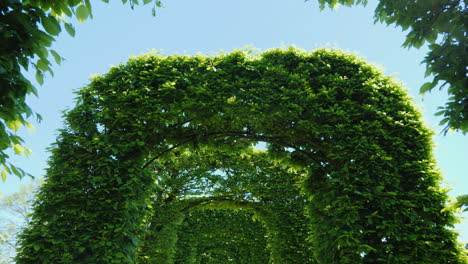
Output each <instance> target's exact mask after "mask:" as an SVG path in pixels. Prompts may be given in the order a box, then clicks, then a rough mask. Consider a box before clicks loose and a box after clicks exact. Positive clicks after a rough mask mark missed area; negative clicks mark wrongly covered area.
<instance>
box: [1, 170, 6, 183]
mask: <svg viewBox="0 0 468 264" xmlns="http://www.w3.org/2000/svg"><path fill="white" fill-rule="evenodd" d="M6 178H7V173H6V171H5V170H2V182H5V181H6Z"/></svg>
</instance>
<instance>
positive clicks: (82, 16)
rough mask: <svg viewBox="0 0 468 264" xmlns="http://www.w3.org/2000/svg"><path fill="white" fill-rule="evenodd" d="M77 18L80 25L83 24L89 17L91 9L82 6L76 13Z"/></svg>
mask: <svg viewBox="0 0 468 264" xmlns="http://www.w3.org/2000/svg"><path fill="white" fill-rule="evenodd" d="M75 14H76V18H77V19H78V21H79V22H80V23H83V22H84V21H85V20H86V19H87V18H88V17H89V9H88V8H87V7H86V6H85V5H80V6H78V7H77V8H76V11H75Z"/></svg>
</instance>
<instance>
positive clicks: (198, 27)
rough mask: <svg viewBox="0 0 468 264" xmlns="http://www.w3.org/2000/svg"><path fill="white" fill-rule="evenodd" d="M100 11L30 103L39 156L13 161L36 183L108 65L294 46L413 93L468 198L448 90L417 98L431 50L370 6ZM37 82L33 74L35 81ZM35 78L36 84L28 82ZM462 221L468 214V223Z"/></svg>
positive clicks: (213, 3) (14, 183)
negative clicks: (336, 53) (370, 67)
mask: <svg viewBox="0 0 468 264" xmlns="http://www.w3.org/2000/svg"><path fill="white" fill-rule="evenodd" d="M111 2H112V3H111V4H104V3H102V2H101V1H93V3H94V19H93V20H89V21H86V22H85V23H83V24H79V23H78V22H76V21H74V23H75V25H76V31H77V34H76V36H75V37H74V38H71V37H69V36H68V35H67V33H66V32H63V33H62V34H61V36H60V37H59V38H58V39H57V42H56V43H55V45H54V47H53V48H54V49H55V50H56V51H58V52H59V53H60V54H61V55H62V56H63V57H64V58H65V59H66V61H65V62H63V64H62V65H60V66H54V71H55V77H50V76H49V77H47V78H46V79H45V84H44V86H42V87H39V98H29V100H28V102H29V104H30V105H31V106H32V108H33V110H35V111H36V112H38V113H40V114H41V115H42V116H43V117H44V120H43V121H42V122H41V123H40V124H37V123H35V122H32V123H34V125H35V126H36V131H35V132H29V131H27V130H26V129H23V130H22V131H21V134H22V135H23V138H24V139H25V141H26V143H25V144H26V145H27V146H29V147H30V148H32V150H33V154H32V155H31V156H30V157H29V158H20V157H15V158H14V159H12V161H13V162H14V163H15V164H16V165H18V166H20V167H21V168H23V169H25V170H26V171H28V172H29V173H31V174H33V175H35V176H36V177H41V176H43V175H44V169H45V168H46V167H47V159H48V156H49V153H48V152H47V150H46V149H47V148H48V147H49V146H50V144H51V143H52V142H54V141H55V137H56V135H57V132H56V131H57V129H59V128H61V127H62V119H61V111H63V110H66V109H70V108H72V107H73V105H74V101H73V99H74V97H75V95H74V94H73V90H76V89H79V88H80V87H82V86H84V85H86V84H87V83H88V80H89V77H90V75H92V74H96V73H106V72H107V71H108V70H109V67H110V66H111V65H117V64H119V63H122V62H125V61H126V60H127V59H128V56H129V55H139V54H142V53H147V52H149V51H150V50H151V49H157V50H160V51H162V52H163V53H166V54H174V53H178V54H195V53H197V52H202V53H206V54H215V53H216V52H218V51H221V50H225V51H232V50H233V49H238V48H242V47H244V46H246V45H252V46H254V47H256V48H260V49H262V50H266V49H269V48H276V47H281V46H289V45H295V46H297V47H300V48H303V49H314V48H319V47H324V46H327V47H331V48H340V49H343V50H346V51H349V52H352V53H356V54H358V55H359V56H362V57H365V58H366V59H367V60H368V61H369V62H370V63H372V64H375V65H380V66H381V67H382V68H383V69H385V73H386V74H387V75H392V76H395V77H396V78H397V79H399V80H400V81H401V82H403V83H404V84H405V86H406V87H407V88H408V89H409V93H410V95H412V96H413V97H414V98H415V101H416V102H417V104H418V105H420V108H421V111H422V112H423V115H424V117H425V120H426V122H427V124H428V125H429V126H430V127H431V128H432V129H434V130H435V131H436V136H435V137H434V142H435V144H436V148H435V155H436V158H437V160H438V166H439V167H440V169H441V170H442V171H443V175H444V179H445V183H444V184H445V185H447V186H448V187H449V188H452V191H451V192H450V194H451V195H453V196H455V195H459V194H466V193H468V177H467V171H468V135H467V136H463V135H461V134H459V133H451V134H448V135H446V136H442V135H440V134H439V132H440V130H441V129H442V128H441V127H439V126H437V124H438V121H439V120H438V119H437V118H435V117H434V116H433V114H434V112H436V108H437V106H440V105H443V103H444V102H445V100H446V98H447V95H446V91H441V92H439V91H434V92H432V93H430V94H427V95H426V96H425V97H424V98H423V100H422V99H421V98H420V97H419V95H418V89H419V87H420V86H421V85H422V84H423V83H424V82H426V81H428V80H425V79H424V71H425V67H424V65H421V64H420V62H421V61H422V60H423V58H424V56H425V54H426V52H427V49H426V48H421V49H420V50H416V49H409V50H408V49H403V48H401V44H402V43H403V41H404V36H405V33H402V32H401V30H400V29H399V28H394V27H393V26H390V27H386V26H384V25H382V24H376V25H374V24H373V10H374V7H375V6H374V5H373V3H375V2H377V1H370V2H372V3H371V4H369V5H368V6H367V7H353V8H347V7H340V8H339V9H337V10H334V11H331V10H324V11H322V12H320V10H319V7H318V4H317V3H316V2H317V1H316V0H310V1H309V2H304V0H288V1H285V0H255V1H253V0H237V1H232V0H231V1H220V0H198V1H193V0H178V1H177V0H172V1H169V0H167V1H163V2H164V4H165V5H166V7H165V8H162V9H158V10H157V16H156V17H152V16H151V7H150V6H137V7H135V10H133V11H132V10H131V9H130V7H129V5H128V4H127V5H125V6H124V5H122V4H121V1H111ZM31 76H32V75H31ZM31 79H32V78H31ZM20 183H21V184H26V183H28V180H23V181H21V182H20V181H19V180H18V179H16V178H15V177H14V176H9V177H8V179H7V181H6V183H0V192H2V193H3V194H8V193H12V192H16V191H18V190H19V185H20ZM464 216H465V217H467V216H468V213H465V214H464ZM456 228H457V230H459V231H460V233H461V234H462V238H461V241H468V224H467V223H464V224H460V225H457V227H456Z"/></svg>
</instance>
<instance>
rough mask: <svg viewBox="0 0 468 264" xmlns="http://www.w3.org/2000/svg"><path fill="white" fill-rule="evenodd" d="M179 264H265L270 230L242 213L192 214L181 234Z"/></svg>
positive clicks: (213, 211) (177, 254) (194, 212)
mask: <svg viewBox="0 0 468 264" xmlns="http://www.w3.org/2000/svg"><path fill="white" fill-rule="evenodd" d="M179 233H180V236H179V240H178V242H177V247H176V249H177V251H176V256H175V261H174V263H176V264H214V263H217V264H225V263H236V264H265V263H268V260H269V258H270V257H269V255H270V254H269V252H268V251H267V249H266V246H267V241H266V237H265V236H266V235H267V234H266V230H265V228H264V227H263V226H262V224H261V222H259V221H255V222H254V221H252V215H251V214H248V213H245V212H242V211H231V210H204V211H192V212H190V215H189V216H188V217H187V219H186V220H185V221H184V222H183V223H182V225H181V226H180V230H179Z"/></svg>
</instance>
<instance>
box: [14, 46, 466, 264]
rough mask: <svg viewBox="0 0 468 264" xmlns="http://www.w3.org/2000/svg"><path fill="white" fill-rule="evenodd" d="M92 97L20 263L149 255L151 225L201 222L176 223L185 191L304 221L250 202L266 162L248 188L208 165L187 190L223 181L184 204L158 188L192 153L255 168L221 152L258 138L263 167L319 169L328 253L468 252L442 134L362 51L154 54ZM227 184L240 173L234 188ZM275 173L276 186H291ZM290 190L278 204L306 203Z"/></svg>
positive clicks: (92, 91)
mask: <svg viewBox="0 0 468 264" xmlns="http://www.w3.org/2000/svg"><path fill="white" fill-rule="evenodd" d="M78 99H79V100H78V102H77V105H76V107H75V108H74V109H73V110H71V111H69V112H68V113H67V114H66V124H67V125H66V127H65V128H64V129H63V130H62V131H61V132H60V135H59V138H58V139H57V142H56V144H55V147H54V148H53V149H52V157H51V160H50V168H49V169H48V170H47V184H45V185H44V186H43V187H42V188H41V189H40V192H39V198H38V201H37V202H36V204H35V207H34V214H33V216H32V220H31V226H30V228H28V229H27V230H25V232H24V234H23V235H22V237H21V249H20V252H19V255H18V257H17V263H19V264H23V263H136V262H137V261H139V256H144V255H145V254H146V253H145V248H150V247H151V246H150V247H148V244H147V243H145V241H147V240H146V239H145V236H147V235H150V236H151V235H154V237H153V238H154V239H160V238H161V237H163V236H166V237H167V238H170V237H171V232H172V231H171V230H177V228H175V226H177V225H176V224H179V223H180V224H182V223H184V221H190V220H184V218H183V217H180V218H178V219H177V221H178V223H175V224H174V223H171V222H165V220H164V214H162V213H161V212H169V213H170V214H173V215H174V216H178V215H180V214H178V212H180V210H178V207H177V206H171V204H172V205H177V204H178V205H180V206H185V208H187V207H186V206H187V204H188V205H189V207H190V208H194V207H196V209H197V210H198V211H199V210H206V209H209V210H220V209H230V210H234V209H235V208H237V209H239V208H240V209H241V210H245V211H248V212H250V213H252V214H254V215H256V217H259V216H262V217H260V218H261V219H260V220H262V219H263V220H262V222H263V224H264V226H265V230H266V232H270V234H271V230H275V228H276V227H279V228H280V229H281V228H282V227H287V228H290V227H294V225H293V224H291V223H290V222H288V221H285V219H287V218H284V217H275V218H274V219H276V220H278V221H280V222H279V225H278V224H276V225H275V224H274V223H275V222H274V221H272V222H270V221H268V219H270V218H269V217H263V216H268V215H269V213H268V212H272V213H274V214H275V215H278V214H280V212H285V210H283V209H281V210H280V209H274V210H271V209H268V208H266V205H264V204H259V203H261V201H260V200H253V199H252V200H248V198H249V197H250V196H246V195H247V194H248V193H252V192H254V190H255V188H253V187H252V186H255V184H254V182H255V180H253V181H254V182H249V180H248V179H251V178H253V179H255V177H260V176H253V175H252V177H250V176H249V177H247V178H248V179H242V175H245V173H243V174H239V175H240V177H241V178H239V179H242V181H240V182H242V184H240V185H239V186H237V187H236V188H238V189H236V188H234V187H235V186H236V185H235V184H234V183H235V182H229V178H230V177H227V178H225V182H224V181H222V179H223V177H221V176H222V175H223V174H217V173H216V172H215V171H210V170H208V171H206V172H208V174H209V175H208V174H206V176H203V177H201V178H194V180H195V182H192V183H193V184H194V185H192V186H194V188H192V189H190V190H187V189H186V188H182V190H183V191H189V193H190V192H194V191H196V190H197V189H198V188H199V187H196V186H207V187H206V188H205V191H204V194H203V195H202V196H200V197H197V196H193V197H190V196H188V197H185V198H187V199H181V198H183V196H180V194H178V196H174V198H177V197H179V199H176V200H178V201H179V202H178V203H171V204H169V203H167V201H166V203H164V204H159V203H158V202H160V201H161V198H157V196H158V194H167V195H171V194H172V195H174V194H175V193H174V192H167V191H168V190H170V189H171V188H172V187H171V186H166V187H164V185H161V183H162V182H163V181H165V179H167V178H168V177H169V176H170V175H175V176H176V178H178V177H179V176H177V175H186V174H187V173H188V172H189V171H191V170H197V169H198V167H196V166H195V167H191V166H188V167H187V166H185V165H184V166H182V167H180V165H181V164H182V165H183V164H185V163H184V162H185V161H183V160H182V159H178V158H177V155H182V154H183V153H187V151H189V152H188V153H197V151H202V150H205V152H206V154H203V155H198V154H196V155H189V156H188V157H187V159H186V160H187V161H190V160H191V158H195V159H197V158H202V159H203V160H205V161H204V162H200V163H199V164H202V165H203V164H207V165H209V167H210V168H211V169H212V170H213V169H224V170H225V172H228V171H229V168H231V167H232V168H233V169H236V168H242V169H243V171H244V172H247V171H248V170H246V169H245V168H247V167H248V166H240V167H236V166H235V164H236V163H232V162H228V163H226V166H223V165H221V164H217V163H216V162H215V163H211V164H210V161H213V160H215V161H218V160H219V161H220V162H223V161H225V160H232V158H230V159H229V158H228V159H226V158H225V157H224V156H223V154H222V153H223V152H224V153H229V155H232V156H234V157H235V156H236V155H237V159H234V160H239V162H241V161H243V159H242V157H243V154H244V155H247V156H249V155H250V154H249V153H251V152H252V149H251V147H252V146H255V145H257V144H258V142H265V144H266V145H265V146H266V150H265V154H263V155H264V156H265V158H264V159H263V160H264V161H255V162H256V164H258V166H259V167H260V168H261V171H264V172H265V171H267V170H269V168H270V166H267V165H266V164H268V162H269V163H270V164H274V165H275V164H276V165H278V166H279V167H278V166H277V167H273V168H280V169H283V170H285V171H286V172H288V173H292V174H294V173H296V172H298V173H300V174H301V175H303V176H301V180H300V182H302V184H303V186H304V187H303V189H304V192H305V198H306V201H307V202H306V213H307V215H308V217H304V218H303V219H302V221H307V224H308V228H307V230H304V232H302V233H303V234H306V233H307V234H310V236H309V238H308V239H307V240H306V241H310V243H311V246H310V249H312V250H313V252H314V254H313V255H314V259H315V261H317V262H318V263H326V264H330V263H340V264H347V263H350V264H351V263H352V264H356V263H372V264H378V263H421V264H422V263H441V264H442V263H444V264H446V263H457V264H458V263H460V264H461V263H465V260H464V259H463V257H464V255H463V253H462V252H461V250H462V249H461V248H460V247H459V246H458V245H457V244H456V233H454V231H453V230H451V229H450V227H451V226H453V224H454V223H455V221H456V219H455V217H454V216H453V213H452V211H451V210H450V209H447V208H445V201H446V199H447V195H446V192H445V191H444V190H443V189H441V188H440V186H439V181H440V173H439V171H437V169H436V167H435V161H434V157H433V156H432V145H431V134H432V133H431V132H430V131H429V130H428V129H427V128H426V127H425V126H424V125H423V124H422V122H421V115H420V114H419V113H418V112H417V111H416V110H415V108H414V107H413V104H412V102H411V100H410V98H408V96H407V95H406V93H405V91H403V90H402V88H401V87H400V86H399V85H398V84H397V83H395V82H393V81H392V80H391V78H389V77H385V76H382V74H381V73H380V72H379V71H377V70H376V69H374V68H373V67H371V66H369V65H367V64H366V63H365V62H364V61H362V60H361V59H359V58H356V57H354V56H352V55H347V54H343V53H342V52H340V51H336V50H334V51H330V50H316V51H314V52H305V51H301V50H297V49H293V48H291V49H289V50H271V51H267V52H265V53H262V54H254V55H249V51H236V52H233V53H230V54H220V55H218V56H201V55H200V56H177V55H174V56H161V55H158V54H153V55H145V56H140V57H135V58H133V59H131V60H130V61H129V62H128V63H127V64H125V65H120V66H118V67H113V68H112V69H111V70H110V72H109V73H107V74H105V75H102V76H98V77H96V78H95V79H94V80H93V81H92V82H91V83H90V84H89V85H88V86H87V87H85V88H83V89H82V90H81V91H80V92H79V98H78ZM178 153H179V154H178ZM210 153H211V154H210ZM210 155H212V156H213V157H210ZM232 156H231V157H232ZM249 159H250V160H255V158H254V157H253V156H252V155H250V158H249ZM178 161H181V162H182V163H178ZM247 161H248V160H247ZM243 162H246V161H245V160H244V161H243ZM171 164H173V165H171ZM240 164H249V163H240ZM202 165H200V166H202ZM276 165H275V166H276ZM159 166H162V167H161V169H158V167H159ZM164 166H166V167H164ZM203 166H205V165H203ZM250 167H255V166H250ZM184 168H185V169H184ZM204 171H205V170H204ZM275 171H277V170H276V169H275ZM217 175H218V176H217ZM258 175H261V173H260V172H259V174H258ZM265 175H280V174H279V173H266V174H265ZM169 178H170V177H169ZM182 178H183V177H182ZM220 178H221V179H220ZM197 179H198V180H203V181H205V182H203V181H201V182H198V183H197V181H198V180H197ZM204 179H206V180H204ZM259 179H261V177H260V178H259ZM269 181H270V179H269V180H268V181H267V182H269ZM258 182H262V181H260V180H259V181H258ZM211 183H223V184H222V185H223V186H233V187H232V188H230V189H224V191H225V193H223V188H221V187H220V188H217V187H216V184H214V185H211ZM244 183H245V184H244ZM272 183H274V184H272V185H266V187H268V186H273V187H272V188H273V189H274V188H277V187H274V186H277V183H275V182H274V181H273V180H272ZM181 184H182V185H181V186H187V184H189V185H188V186H190V184H191V183H190V182H189V183H187V181H183V182H182V183H181ZM210 186H212V187H213V188H211V187H210ZM249 186H250V187H249ZM161 187H162V188H163V190H164V188H166V192H164V191H162V190H161V189H160V188H161ZM214 187H216V188H214ZM246 187H249V188H253V189H245V188H246ZM190 188H191V187H190ZM262 188H263V187H262ZM262 188H260V189H259V190H262ZM266 189H267V190H268V188H266ZM174 190H175V189H174ZM216 190H219V192H215V191H216ZM246 190H247V191H248V193H246V192H245V191H246ZM181 194H183V192H181ZM286 194H287V193H285V195H286ZM217 195H220V196H227V195H234V196H235V195H239V197H242V198H243V199H242V200H239V199H238V198H239V197H237V198H236V199H233V197H229V199H227V198H216V197H219V196H217ZM164 196H166V195H164ZM252 197H260V196H253V195H252ZM265 197H268V199H275V198H277V196H275V195H274V196H268V195H266V196H265ZM278 197H279V196H278ZM162 198H165V197H162ZM257 199H260V198H257ZM262 199H263V198H262ZM174 201H175V200H174ZM299 201H300V200H299ZM264 203H266V200H265V202H264ZM287 204H288V203H287V200H282V201H279V202H275V203H272V205H271V206H272V207H271V208H276V207H278V208H280V207H283V206H284V207H286V209H287V210H290V208H295V207H292V206H288V205H287ZM167 205H169V206H167ZM288 208H289V209H288ZM194 209H195V208H194ZM444 209H445V210H444ZM300 211H303V209H301V210H300ZM190 212H194V211H193V210H190ZM192 214H193V213H192ZM296 215H300V212H298V213H297V214H296ZM280 216H281V215H280ZM190 217H191V216H189V218H190ZM223 217H224V216H223ZM173 219H174V218H173ZM186 219H188V218H186ZM191 219H193V218H191ZM270 223H273V224H271V225H270ZM277 223H278V222H277ZM180 224H179V226H180ZM269 226H270V227H269ZM275 226H276V227H275ZM148 227H149V228H148ZM272 227H274V228H272ZM152 228H154V230H152ZM181 228H182V227H181ZM164 230H167V233H164V234H162V233H156V231H164ZM279 231H280V230H279ZM197 235H202V234H197ZM172 238H173V236H172ZM187 239H189V238H187ZM153 241H155V244H157V241H156V240H153ZM173 241H174V242H175V245H177V241H176V240H173ZM181 241H182V240H181ZM184 241H186V240H184ZM267 243H269V241H267ZM270 244H271V243H270ZM273 246H277V247H278V248H277V249H276V251H275V250H273V248H271V249H270V251H271V253H272V254H271V255H273V253H274V252H279V254H278V255H279V257H284V256H286V253H287V252H284V251H283V250H284V249H285V246H284V244H283V243H281V241H278V242H277V243H276V242H275V243H273ZM148 250H151V249H148ZM168 250H169V249H168ZM146 252H149V251H146ZM155 252H156V251H155ZM163 253H165V254H167V253H168V251H165V252H163ZM147 256H148V257H153V256H155V255H152V254H148V255H147ZM280 263H281V262H280Z"/></svg>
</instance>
